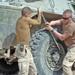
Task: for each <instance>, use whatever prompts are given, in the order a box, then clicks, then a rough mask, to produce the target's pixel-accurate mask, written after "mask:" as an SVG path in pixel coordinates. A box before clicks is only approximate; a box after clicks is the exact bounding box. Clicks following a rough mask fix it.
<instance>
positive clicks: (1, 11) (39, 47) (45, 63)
mask: <svg viewBox="0 0 75 75" xmlns="http://www.w3.org/2000/svg"><path fill="white" fill-rule="evenodd" d="M39 5H40V6H39ZM26 6H27V7H30V8H31V9H32V10H33V11H34V12H37V8H39V7H41V8H42V10H43V14H44V16H45V18H46V20H47V21H51V20H56V19H61V18H62V13H63V11H64V10H65V9H71V10H72V11H73V19H74V18H75V15H74V1H73V0H63V1H61V0H0V72H1V73H2V74H6V75H10V74H11V75H12V74H13V75H14V73H16V72H18V65H17V61H13V62H12V63H9V62H8V60H10V59H11V58H13V54H14V52H15V47H16V44H17V42H16V33H15V26H16V21H17V19H18V18H19V17H20V16H21V9H22V8H23V7H26ZM36 17H37V15H34V16H33V17H32V18H36ZM43 27H44V21H43V20H42V24H41V25H40V26H37V27H35V28H32V29H31V40H30V46H31V49H32V54H33V57H34V61H35V64H36V67H37V71H38V75H62V74H63V72H62V69H61V65H62V61H63V58H64V56H65V53H66V46H65V45H64V43H63V42H62V41H60V40H59V39H57V38H56V37H55V38H56V40H57V42H58V44H59V46H60V49H61V51H58V48H57V46H56V45H55V43H54V41H53V39H52V36H51V34H50V33H49V32H48V31H46V30H44V29H43ZM54 28H55V27H54ZM56 30H57V31H59V32H61V27H59V26H57V28H56ZM59 53H60V55H61V58H60V55H59ZM53 59H54V60H53ZM59 59H61V60H59ZM58 60H59V62H57V61H58ZM54 62H55V63H56V62H57V64H55V63H54Z"/></svg>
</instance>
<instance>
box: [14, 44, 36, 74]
mask: <svg viewBox="0 0 75 75" xmlns="http://www.w3.org/2000/svg"><path fill="white" fill-rule="evenodd" d="M20 45H21V44H18V45H17V48H16V52H15V55H16V56H17V58H18V65H19V75H37V70H36V66H35V64H34V60H33V57H32V54H31V49H30V47H29V46H28V45H24V48H23V51H21V50H20Z"/></svg>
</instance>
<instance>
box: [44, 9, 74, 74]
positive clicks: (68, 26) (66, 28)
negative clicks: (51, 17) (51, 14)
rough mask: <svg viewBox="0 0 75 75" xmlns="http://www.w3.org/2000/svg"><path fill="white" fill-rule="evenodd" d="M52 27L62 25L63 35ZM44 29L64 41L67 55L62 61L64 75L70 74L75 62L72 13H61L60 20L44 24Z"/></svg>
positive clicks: (69, 11)
mask: <svg viewBox="0 0 75 75" xmlns="http://www.w3.org/2000/svg"><path fill="white" fill-rule="evenodd" d="M52 25H62V30H63V34H61V33H59V32H57V31H56V30H54V29H53V28H52V27H51V26H52ZM45 29H47V30H49V31H51V32H52V33H53V34H54V35H55V36H56V37H57V38H59V39H60V40H62V41H64V42H65V44H66V46H67V49H68V50H67V54H66V56H65V57H64V60H63V64H62V65H63V72H64V75H73V74H72V70H71V68H72V65H73V63H74V61H75V23H74V22H73V21H72V11H71V10H69V9H67V10H65V11H64V12H63V16H62V19H60V20H55V21H51V22H50V23H48V22H47V23H46V26H45Z"/></svg>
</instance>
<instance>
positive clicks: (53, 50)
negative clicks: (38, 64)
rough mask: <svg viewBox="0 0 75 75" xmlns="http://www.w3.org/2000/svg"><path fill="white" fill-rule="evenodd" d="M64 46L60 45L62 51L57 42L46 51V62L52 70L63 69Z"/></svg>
mask: <svg viewBox="0 0 75 75" xmlns="http://www.w3.org/2000/svg"><path fill="white" fill-rule="evenodd" d="M62 49H63V48H62V47H61V46H60V51H59V50H58V48H57V46H56V45H55V44H53V45H50V46H49V48H48V50H47V53H46V64H47V66H48V68H49V69H51V70H52V71H58V70H60V69H61V65H62V60H63V56H62V55H64V53H62V51H64V50H62Z"/></svg>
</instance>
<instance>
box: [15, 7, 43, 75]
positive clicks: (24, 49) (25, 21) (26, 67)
mask: <svg viewBox="0 0 75 75" xmlns="http://www.w3.org/2000/svg"><path fill="white" fill-rule="evenodd" d="M21 13H22V16H21V17H20V18H19V19H18V20H17V23H16V35H17V48H16V51H15V56H16V57H17V58H18V65H19V75H37V70H36V67H35V64H34V61H33V57H32V54H31V49H30V47H29V41H30V28H31V27H32V26H35V25H40V24H41V13H42V10H41V8H39V9H38V18H37V19H31V17H30V16H31V15H32V10H31V9H30V8H29V7H24V8H23V9H22V12H21Z"/></svg>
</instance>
